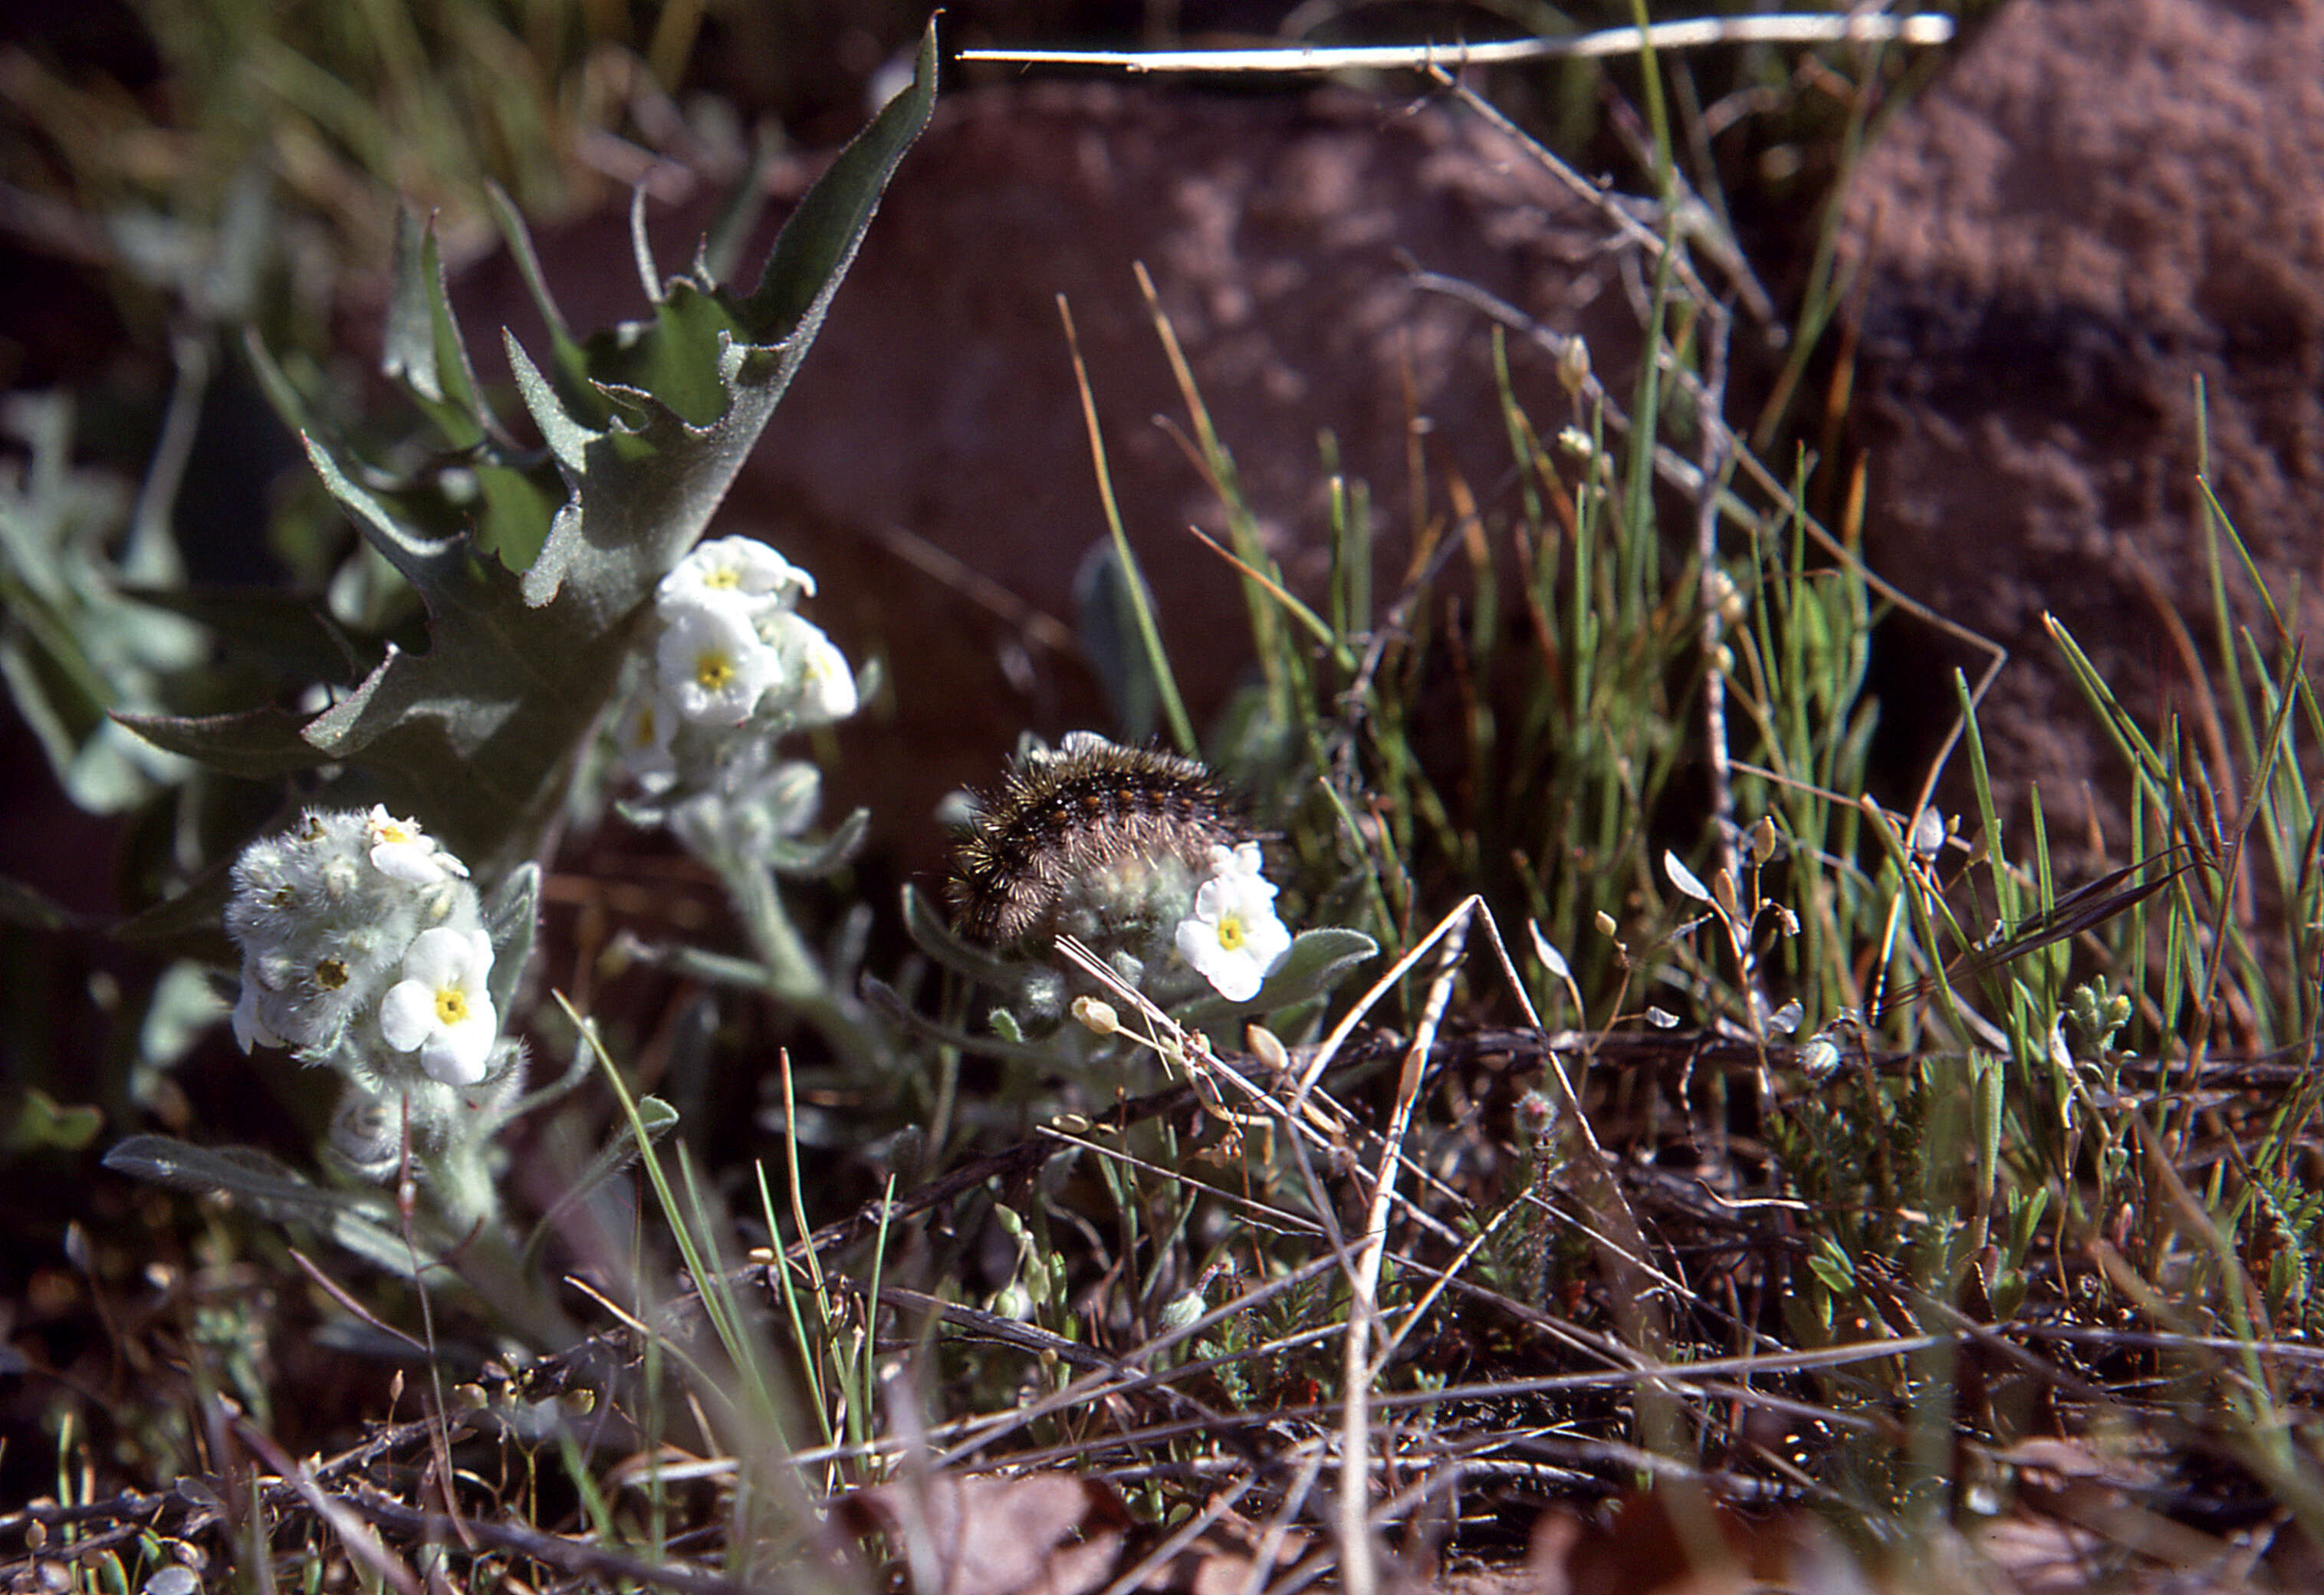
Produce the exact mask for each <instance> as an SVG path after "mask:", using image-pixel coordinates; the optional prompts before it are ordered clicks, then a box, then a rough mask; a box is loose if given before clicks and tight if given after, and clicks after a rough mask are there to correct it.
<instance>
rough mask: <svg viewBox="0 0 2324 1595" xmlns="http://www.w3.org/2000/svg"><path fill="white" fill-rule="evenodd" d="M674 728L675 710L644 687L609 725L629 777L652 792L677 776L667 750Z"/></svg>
mask: <svg viewBox="0 0 2324 1595" xmlns="http://www.w3.org/2000/svg"><path fill="white" fill-rule="evenodd" d="M677 732H678V710H677V708H676V706H675V705H672V704H671V703H670V702H669V699H668V698H667V697H666V696H663V695H662V693H661V692H660V691H659V690H658V689H657V688H654V687H646V688H645V689H643V690H641V691H640V692H639V693H638V695H637V696H635V697H633V698H632V699H631V700H630V706H629V707H628V708H627V709H625V710H623V711H622V719H621V724H618V725H616V726H615V727H614V728H613V742H614V745H615V746H617V747H619V748H620V749H621V751H622V770H624V771H625V772H626V773H627V774H628V775H629V777H630V779H632V780H634V781H636V782H637V783H638V784H639V785H640V786H641V787H643V788H646V790H648V791H650V792H655V791H660V790H662V789H663V788H667V787H668V786H669V784H670V783H671V782H672V781H673V780H675V779H677V776H678V761H677V760H676V759H674V758H673V757H672V756H671V753H670V739H671V738H672V737H673V736H675V735H676V734H677Z"/></svg>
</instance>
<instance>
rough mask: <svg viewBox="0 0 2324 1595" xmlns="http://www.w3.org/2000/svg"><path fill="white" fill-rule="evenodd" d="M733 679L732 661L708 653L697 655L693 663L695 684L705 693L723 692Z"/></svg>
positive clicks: (720, 655)
mask: <svg viewBox="0 0 2324 1595" xmlns="http://www.w3.org/2000/svg"><path fill="white" fill-rule="evenodd" d="M733 679H734V661H733V659H731V658H729V657H728V656H727V655H725V654H723V653H717V652H710V653H704V654H700V655H697V656H696V659H695V661H694V680H695V684H696V686H698V687H701V688H702V690H703V691H705V692H724V691H725V690H726V684H727V683H728V682H730V681H732V680H733Z"/></svg>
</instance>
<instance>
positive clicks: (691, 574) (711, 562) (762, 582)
mask: <svg viewBox="0 0 2324 1595" xmlns="http://www.w3.org/2000/svg"><path fill="white" fill-rule="evenodd" d="M814 591H815V577H813V576H809V575H807V572H805V571H804V570H801V569H800V568H799V567H798V566H796V565H793V564H792V563H791V562H790V561H789V560H788V559H786V558H783V557H782V556H781V555H780V554H778V553H776V552H775V551H774V550H773V549H770V548H769V547H767V545H766V544H764V543H762V542H761V541H759V540H758V539H756V538H747V537H722V538H718V539H714V540H712V541H710V542H706V543H701V544H698V545H696V548H695V549H694V551H693V552H692V553H690V554H688V555H687V557H686V558H683V559H681V560H679V561H678V564H677V565H676V566H675V567H673V568H672V569H671V571H670V573H669V575H668V576H664V577H662V578H661V585H659V586H658V587H657V588H655V589H654V596H655V599H656V601H657V602H658V603H659V604H663V605H665V606H673V607H674V606H677V605H679V604H687V603H692V602H695V601H696V600H699V599H700V598H702V597H703V596H704V595H728V596H732V597H736V598H744V599H755V600H758V601H760V603H762V604H773V605H776V606H779V607H787V606H788V605H789V604H793V603H795V602H797V600H798V596H799V595H801V594H802V593H812V592H814ZM751 607H752V609H753V610H755V609H757V608H758V607H759V604H752V606H751Z"/></svg>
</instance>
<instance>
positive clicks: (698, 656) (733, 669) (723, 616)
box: [654, 594, 780, 725]
mask: <svg viewBox="0 0 2324 1595" xmlns="http://www.w3.org/2000/svg"><path fill="white" fill-rule="evenodd" d="M665 613H666V618H667V620H668V622H669V623H668V625H667V627H666V628H665V629H664V630H663V632H662V634H661V641H660V642H659V644H658V645H657V646H656V649H655V652H654V664H655V669H656V674H657V677H658V678H659V681H660V684H661V688H662V691H663V692H665V693H666V694H668V695H669V701H670V702H671V703H672V704H673V705H676V706H677V709H678V714H679V715H681V716H682V717H684V718H685V719H687V720H691V721H694V722H696V724H704V725H740V724H742V722H743V721H745V720H748V719H749V718H750V717H751V711H752V709H754V708H756V707H757V706H758V703H759V695H760V694H761V693H763V692H765V691H766V690H767V688H768V687H770V686H772V685H773V684H774V681H775V678H776V675H777V672H778V670H779V667H780V660H779V659H778V658H777V656H776V653H775V650H773V649H771V648H769V647H768V646H767V645H766V644H765V643H764V642H761V641H760V640H759V633H758V632H756V631H754V630H753V629H752V625H751V616H750V612H749V611H748V610H746V609H744V608H743V607H742V600H740V599H737V598H731V597H720V596H718V595H713V594H705V595H703V596H701V597H699V598H696V599H695V600H694V601H692V602H690V603H686V604H676V605H673V606H670V607H669V609H668V610H667V611H666V612H665Z"/></svg>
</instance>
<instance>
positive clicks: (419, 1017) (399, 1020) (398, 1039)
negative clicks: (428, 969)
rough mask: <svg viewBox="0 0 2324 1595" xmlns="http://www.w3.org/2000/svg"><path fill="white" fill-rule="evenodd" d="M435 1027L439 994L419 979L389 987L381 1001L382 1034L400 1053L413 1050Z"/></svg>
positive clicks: (380, 1030) (380, 1031) (380, 1025)
mask: <svg viewBox="0 0 2324 1595" xmlns="http://www.w3.org/2000/svg"><path fill="white" fill-rule="evenodd" d="M435 1028H436V993H435V992H434V991H431V990H430V989H429V987H428V986H426V985H424V984H422V983H421V982H419V981H402V982H398V983H397V984H395V985H392V986H390V987H389V988H388V990H387V995H386V996H384V997H383V998H381V999H380V1000H379V1033H380V1034H381V1035H383V1036H384V1037H387V1044H388V1045H389V1046H392V1047H393V1048H395V1050H396V1051H398V1052H410V1051H411V1050H412V1049H414V1048H415V1047H417V1046H420V1043H422V1042H424V1041H426V1040H427V1039H428V1037H429V1034H430V1033H432V1032H433V1031H434V1030H435Z"/></svg>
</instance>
